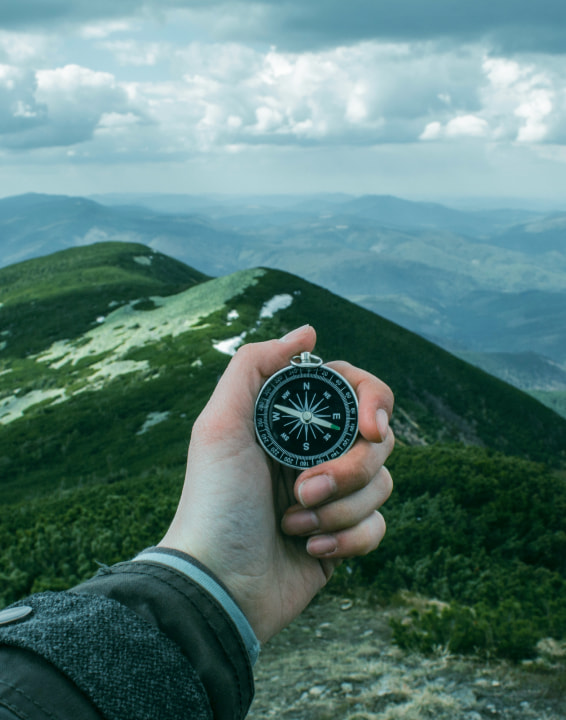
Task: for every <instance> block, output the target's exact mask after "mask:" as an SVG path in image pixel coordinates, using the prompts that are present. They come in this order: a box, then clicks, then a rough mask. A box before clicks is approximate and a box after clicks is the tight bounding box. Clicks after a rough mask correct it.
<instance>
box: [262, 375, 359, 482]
mask: <svg viewBox="0 0 566 720" xmlns="http://www.w3.org/2000/svg"><path fill="white" fill-rule="evenodd" d="M255 427H256V433H257V436H258V438H259V441H260V443H261V444H262V446H263V448H264V449H265V450H266V451H267V452H268V453H269V454H270V455H271V456H272V457H273V458H275V460H277V461H278V462H280V463H282V464H283V465H288V466H289V467H294V468H299V469H304V468H307V467H312V466H313V465H318V464H319V463H322V462H326V461H327V460H332V459H334V458H336V457H338V456H339V455H342V454H343V453H345V452H346V451H347V450H348V449H349V448H350V446H351V445H352V443H353V442H354V440H355V439H356V435H357V433H358V401H357V398H356V393H355V392H354V390H353V389H352V387H351V386H350V385H349V383H348V382H347V381H346V380H345V379H344V378H343V377H342V376H341V375H340V374H339V373H337V372H336V371H335V370H332V369H331V368H329V367H327V366H325V365H320V366H319V367H308V366H307V367H301V366H300V365H291V366H290V367H287V368H284V369H283V370H280V371H279V372H278V373H275V375H272V377H270V378H269V380H268V381H267V382H266V383H265V385H264V386H263V388H262V389H261V391H260V393H259V395H258V398H257V401H256V407H255Z"/></svg>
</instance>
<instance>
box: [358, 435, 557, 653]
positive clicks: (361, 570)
mask: <svg viewBox="0 0 566 720" xmlns="http://www.w3.org/2000/svg"><path fill="white" fill-rule="evenodd" d="M391 469H392V471H393V475H394V477H395V480H396V490H395V492H394V494H393V495H392V497H391V499H390V500H389V502H388V503H387V505H386V507H385V509H384V514H385V516H386V520H387V523H388V534H387V536H386V540H385V541H384V543H383V545H382V547H381V548H380V550H379V551H378V552H377V553H375V554H373V555H370V556H368V557H367V558H363V559H361V560H360V561H358V562H357V563H355V564H354V568H355V582H356V583H357V584H361V585H362V586H364V587H365V586H369V587H371V588H372V589H373V592H374V593H375V594H376V595H377V596H378V597H381V598H382V599H386V600H391V598H392V597H393V596H394V595H395V594H398V593H399V592H401V591H404V592H409V593H410V594H412V595H415V594H416V595H421V596H424V597H432V598H435V599H437V600H439V601H442V603H444V605H441V606H440V607H439V606H438V605H432V606H430V607H427V608H425V609H420V610H417V609H414V610H413V612H412V613H411V615H410V616H409V622H407V621H405V622H399V621H397V622H395V623H394V635H395V639H396V640H397V642H398V643H399V644H401V645H402V646H403V647H411V648H416V649H418V650H421V651H432V650H433V649H434V648H435V647H437V646H441V647H444V646H448V648H449V649H450V650H451V651H453V652H481V653H486V654H492V655H499V656H503V657H508V658H512V659H520V658H523V657H529V656H531V655H533V654H534V652H535V646H536V643H537V642H538V640H540V639H541V638H542V637H546V636H551V637H555V638H564V637H566V607H565V605H564V597H566V532H565V529H564V517H565V513H566V483H565V482H564V478H563V477H561V476H559V475H558V474H556V473H553V472H551V471H549V470H548V469H547V468H545V467H544V466H543V465H538V464H535V463H531V462H527V461H525V460H521V459H518V458H509V457H505V456H502V455H500V454H498V453H493V452H490V451H486V450H482V449H480V448H458V447H451V448H447V447H435V448H425V449H423V448H411V449H404V450H403V451H402V452H398V453H396V455H395V456H394V458H393V459H392V462H391Z"/></svg>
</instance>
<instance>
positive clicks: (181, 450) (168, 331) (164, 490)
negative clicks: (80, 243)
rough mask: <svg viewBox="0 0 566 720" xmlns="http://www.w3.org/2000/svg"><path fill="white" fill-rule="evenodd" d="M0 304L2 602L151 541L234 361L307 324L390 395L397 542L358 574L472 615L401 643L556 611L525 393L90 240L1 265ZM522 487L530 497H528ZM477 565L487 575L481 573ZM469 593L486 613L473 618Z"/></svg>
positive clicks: (558, 548)
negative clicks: (238, 352)
mask: <svg viewBox="0 0 566 720" xmlns="http://www.w3.org/2000/svg"><path fill="white" fill-rule="evenodd" d="M0 293H1V295H0V302H2V303H3V305H2V306H0V328H1V329H0V332H2V335H1V338H0V339H1V345H0V348H1V349H0V498H1V499H2V501H3V509H2V510H1V511H0V548H1V550H0V605H1V604H4V603H7V602H10V601H11V600H13V599H15V598H16V597H19V596H21V595H23V594H25V593H28V592H30V591H35V590H38V589H42V588H46V587H68V586H69V585H71V584H73V583H75V582H77V581H78V580H80V579H81V578H84V577H86V576H88V575H90V574H91V573H92V572H93V570H94V569H95V561H100V562H105V563H111V562H115V561H118V560H120V559H124V558H126V557H128V556H129V555H131V554H132V553H134V552H136V551H137V550H139V549H140V548H141V547H143V546H144V545H147V544H150V543H152V542H154V541H155V540H156V539H157V538H158V537H159V536H160V534H161V533H162V532H163V531H164V530H165V528H166V526H167V524H168V522H169V519H170V517H171V515H172V512H173V509H174V507H175V503H176V500H177V497H178V493H179V491H180V487H181V483H182V478H183V466H184V462H185V455H186V450H187V445H188V440H189V437H190V432H191V426H192V423H193V421H194V419H195V417H196V416H197V414H198V413H199V411H200V409H201V408H202V406H203V405H204V403H205V402H206V399H207V398H208V396H209V395H210V392H211V390H212V388H213V387H214V385H215V383H216V381H217V378H218V376H219V375H220V374H221V372H222V370H223V368H224V367H225V366H226V364H227V362H228V360H229V354H228V352H229V351H230V348H232V351H233V348H235V347H236V346H237V344H238V342H241V341H243V342H247V341H254V340H261V339H267V338H271V337H278V336H281V335H283V334H284V333H285V332H287V331H288V330H290V329H292V328H293V327H296V326H298V325H302V324H304V323H307V322H308V323H311V324H312V325H313V326H314V327H315V328H316V329H317V331H318V336H319V342H318V344H317V352H318V353H319V354H320V355H322V357H323V358H325V359H326V360H330V359H338V358H340V359H345V360H349V361H350V362H353V363H355V364H357V365H360V366H361V367H365V368H367V369H368V370H370V371H372V372H374V373H375V374H377V375H379V376H380V377H382V378H383V379H384V380H385V381H386V382H388V383H389V384H390V385H391V387H392V388H393V390H394V392H395V395H396V412H395V419H394V422H393V426H394V429H395V432H396V435H397V437H398V439H399V442H398V448H397V450H396V452H395V455H394V458H393V463H392V465H393V468H394V472H395V481H396V487H397V491H396V493H395V494H394V498H393V499H392V500H391V501H390V503H388V505H387V506H386V513H387V512H389V513H390V515H391V517H389V516H387V519H388V524H389V527H390V532H389V533H388V536H387V539H386V541H385V543H384V546H383V551H379V552H378V553H376V554H375V555H372V556H371V560H368V561H363V562H359V563H357V564H355V567H354V572H353V575H352V578H354V581H355V583H360V584H361V585H363V586H364V587H368V586H369V587H373V586H374V585H375V583H376V582H377V583H378V584H379V579H380V578H384V579H385V581H386V585H387V588H388V592H387V593H385V592H380V593H378V595H379V596H380V597H383V596H384V595H387V596H388V597H389V598H390V597H392V596H393V595H394V593H395V592H397V591H400V590H404V591H408V592H417V593H422V594H424V595H429V596H434V597H439V598H441V599H442V600H443V601H445V602H446V603H449V604H450V603H454V604H455V605H454V608H455V609H454V612H460V610H459V609H458V608H460V607H464V608H467V609H466V610H465V611H462V612H463V613H464V614H463V615H458V618H460V620H458V619H457V621H455V620H454V618H452V619H448V620H447V619H446V618H442V617H440V616H439V618H438V619H437V620H435V619H434V618H432V620H431V618H429V617H428V616H423V618H424V619H423V618H419V619H418V621H417V620H415V625H414V633H413V634H410V633H409V634H407V633H405V635H403V633H402V632H397V635H398V641H399V642H400V643H405V644H406V645H410V644H411V643H413V644H414V643H416V644H419V643H420V645H419V647H423V648H426V645H427V642H428V640H427V639H426V638H427V637H428V636H427V635H426V632H425V630H423V629H422V627H421V625H419V624H418V623H419V622H420V623H421V624H422V623H425V624H426V623H427V622H428V623H429V625H430V624H431V623H432V625H434V623H435V622H436V623H437V625H438V626H439V627H440V630H438V628H437V630H438V632H439V633H440V632H441V630H442V627H444V625H442V623H444V624H445V625H447V626H449V627H453V628H454V627H456V628H458V627H460V626H463V625H465V623H466V622H468V621H469V616H468V615H466V612H476V613H477V612H480V610H481V612H483V615H482V618H487V619H485V623H487V626H488V627H491V625H490V623H492V624H493V623H495V624H497V622H500V621H501V619H500V620H497V619H496V616H495V615H493V613H495V611H496V606H497V598H499V597H501V598H502V601H505V602H507V601H509V602H518V603H519V608H521V602H520V594H521V592H527V590H526V589H525V588H527V589H528V588H529V587H532V593H531V595H532V594H533V593H535V590H536V588H537V587H538V588H539V592H540V588H544V592H545V593H546V597H547V600H548V603H550V604H548V603H547V605H548V607H552V608H555V604H554V603H555V598H557V597H558V596H559V593H561V592H563V591H564V576H565V574H566V569H565V568H564V566H563V563H562V564H560V563H559V562H558V561H557V559H556V558H557V557H562V558H563V557H564V552H563V551H564V549H565V548H564V537H563V536H564V533H563V531H562V530H561V526H560V522H561V518H562V517H563V516H564V513H563V512H562V514H560V513H559V512H558V511H559V509H560V508H563V505H564V487H565V483H564V476H563V475H560V473H563V472H564V466H565V465H564V462H565V449H566V420H564V419H562V418H560V417H559V416H558V415H556V414H555V413H553V412H552V411H551V410H549V409H548V408H546V407H544V406H542V405H541V404H540V403H538V402H537V401H536V400H535V399H533V398H531V397H530V396H528V395H526V394H524V393H522V392H520V391H517V390H515V389H514V388H512V387H510V386H508V385H506V384H505V383H503V382H501V381H499V380H496V379H495V378H493V377H491V376H489V375H488V374H486V373H485V372H483V371H481V370H478V369H476V368H473V367H471V366H470V365H467V364H466V363H465V362H463V361H462V360H459V359H458V358H456V357H454V356H452V355H450V354H448V353H446V352H444V351H442V350H440V349H439V348H438V347H436V346H434V345H433V344H431V343H428V342H426V341H425V340H423V339H421V338H419V337H418V336H416V335H414V334H412V333H410V332H408V331H406V330H403V329H402V328H400V327H398V326H396V325H394V324H393V323H390V322H388V321H386V320H383V319H382V318H380V317H378V316H376V315H374V314H373V313H371V312H369V311H367V310H364V309H361V308H359V307H357V306H356V305H353V304H352V303H349V302H347V301H345V300H343V299H342V298H340V297H338V296H336V295H333V294H332V293H330V292H328V291H326V290H323V289H321V288H319V287H317V286H315V285H312V284H310V283H308V282H306V281H304V280H302V279H300V278H298V277H296V276H293V275H289V274H287V273H283V272H279V271H274V270H262V269H256V270H248V271H242V272H238V273H235V274H233V275H229V276H226V277H222V278H216V279H212V280H209V279H207V278H205V277H204V276H203V275H201V274H200V273H198V272H197V271H194V270H192V269H190V268H188V267H186V266H184V265H182V264H181V263H178V262H176V261H173V260H171V259H169V258H167V257H165V256H163V255H160V254H158V253H153V252H152V251H151V250H150V249H148V248H145V247H143V246H139V245H132V244H119V243H108V244H104V243H101V244H97V245H93V246H89V247H84V248H76V249H73V250H69V251H64V252H62V253H57V254H55V255H52V256H49V257H46V258H43V259H39V260H33V261H29V262H26V263H21V264H19V265H15V266H11V267H8V268H5V269H4V270H2V271H0ZM274 299H275V302H273V301H274ZM278 300H282V302H278ZM412 446H419V447H412ZM533 461H536V462H537V463H543V464H536V465H535V464H533ZM528 478H532V480H531V482H532V484H534V485H535V486H536V487H537V488H539V491H538V492H536V493H535V492H531V493H530V494H529V487H530V486H529V482H528V481H527V480H528ZM515 486H516V488H517V493H518V495H517V497H515V496H514V488H515ZM468 496H470V498H472V499H471V500H470V499H469V497H468ZM552 498H554V500H552ZM557 513H558V514H557ZM423 518H424V522H423ZM532 518H536V524H535V525H534V526H533V528H534V529H532V530H531V531H530V534H529V533H526V534H525V530H526V529H528V528H529V527H530V525H529V523H530V522H531V519H532ZM477 523H479V527H480V529H481V532H479V533H475V528H476V525H477ZM407 538H413V540H412V541H411V542H410V543H409V544H407ZM439 553H440V554H439ZM455 558H464V560H463V561H462V568H463V569H462V573H464V576H465V577H464V576H462V577H459V576H458V578H456V579H455V573H456V570H455V568H456V567H457V566H459V562H460V561H459V560H457V559H455ZM477 558H480V559H483V560H485V561H486V573H487V574H485V573H484V574H481V573H480V574H479V575H477V574H476V575H474V570H473V567H475V565H474V563H476V562H477ZM486 559H487V560H486ZM368 563H369V564H368ZM423 568H424V569H423ZM524 568H526V570H524ZM523 570H524V571H523ZM466 573H467V575H466ZM513 573H516V575H513ZM517 573H518V574H517ZM541 573H542V574H541ZM456 574H457V573H456ZM507 575H509V576H512V577H516V581H514V582H513V583H511V584H509V585H508V586H505V592H506V593H507V594H505V592H503V591H501V592H500V594H499V595H497V594H495V595H494V596H493V597H495V598H496V600H494V601H493V602H495V603H496V604H495V605H493V602H492V603H491V604H490V602H491V601H489V599H488V595H489V593H488V592H487V590H486V588H487V587H488V586H487V585H485V587H484V586H483V585H482V583H484V581H485V582H486V583H487V582H488V581H489V582H491V583H492V585H493V583H495V585H497V583H499V585H497V587H499V586H500V585H501V584H502V583H503V580H502V578H505V577H506V576H507ZM541 578H542V579H541ZM337 582H338V584H340V582H342V583H346V585H348V583H349V582H351V581H349V580H348V577H347V576H346V575H345V574H343V575H342V579H340V578H339V579H338V581H337ZM474 583H476V585H474ZM503 585H505V583H503ZM348 587H349V585H348ZM478 587H479V588H480V590H481V591H482V592H481V593H480V595H481V597H482V598H484V600H483V602H484V605H482V608H481V609H477V608H474V607H472V606H473V602H472V601H473V600H474V598H475V597H476V595H475V592H476V590H477V588H478ZM474 588H476V589H475V590H474ZM482 588H483V589H482ZM482 593H483V594H482ZM535 595H536V593H535ZM556 602H558V601H557V600H556ZM543 605H544V603H543V602H542V600H541V598H540V597H539V596H538V595H537V596H536V597H535V596H534V595H533V597H532V598H531V600H529V604H528V605H526V606H525V610H524V612H523V611H522V610H520V611H517V613H518V614H517V613H515V615H516V617H517V622H516V623H515V625H516V626H517V627H521V628H522V627H523V625H524V623H527V625H528V633H527V635H526V637H527V640H525V641H521V642H522V644H521V642H519V640H517V639H516V638H515V640H509V641H506V642H507V645H505V643H504V642H503V641H501V642H500V641H499V640H495V641H493V640H491V641H489V642H491V645H490V644H489V642H488V641H487V640H485V638H487V637H488V636H489V637H493V633H491V635H490V634H489V632H488V631H487V630H486V632H485V633H484V641H483V644H482V642H480V641H479V640H477V638H476V641H474V644H473V647H472V648H470V647H467V646H466V647H465V643H464V644H461V646H458V647H459V649H463V650H470V649H474V648H476V649H481V648H482V647H483V649H484V650H486V651H489V652H492V651H493V647H494V643H495V646H496V650H497V648H498V647H501V648H503V650H502V654H507V655H508V656H512V657H515V656H516V657H519V656H525V655H526V654H529V653H530V652H532V651H533V647H534V644H535V643H536V641H537V639H538V638H539V637H542V636H543V635H544V634H554V635H555V636H556V637H562V636H564V635H565V634H566V627H565V623H566V620H565V619H564V618H563V617H562V615H560V614H558V615H556V621H555V622H554V624H552V623H550V622H545V621H543V619H541V618H542V616H541V612H542V610H541V607H543ZM449 606H450V607H452V606H451V605H449ZM484 606H485V607H484ZM470 608H471V609H470ZM533 608H535V610H533ZM490 613H491V614H490ZM521 613H522V614H521ZM515 615H514V616H513V617H515ZM482 622H483V621H482ZM458 623H460V624H458ZM462 623H463V625H462ZM515 625H514V627H515ZM434 627H436V625H434ZM482 627H483V626H482ZM411 632H412V631H411ZM510 632H511V631H510ZM514 632H515V631H514V630H513V631H512V632H511V634H512V635H513V633H514ZM521 632H522V631H521ZM445 634H446V633H445ZM423 636H424V637H425V639H424V640H423V639H422V638H423ZM513 637H514V635H513ZM448 638H449V639H450V632H449V633H448ZM431 642H432V641H431ZM429 645H430V642H429ZM505 648H507V650H505Z"/></svg>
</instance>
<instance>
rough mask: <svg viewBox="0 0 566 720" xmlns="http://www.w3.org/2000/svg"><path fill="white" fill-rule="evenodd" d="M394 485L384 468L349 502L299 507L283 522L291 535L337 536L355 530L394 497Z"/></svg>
mask: <svg viewBox="0 0 566 720" xmlns="http://www.w3.org/2000/svg"><path fill="white" fill-rule="evenodd" d="M392 489H393V481H392V479H391V475H390V473H389V471H388V470H387V468H385V467H383V468H381V469H380V470H379V472H378V473H377V475H376V476H375V477H374V478H373V479H372V480H371V482H370V483H368V485H366V486H365V487H363V488H362V489H361V490H358V491H357V492H355V493H352V494H351V495H348V496H347V497H345V498H342V499H340V500H336V501H334V502H331V503H327V504H325V505H321V506H320V507H316V508H308V509H305V508H303V507H302V506H300V505H295V506H293V507H292V508H290V509H289V511H288V512H287V514H286V515H285V517H284V518H283V529H284V531H285V532H286V533H287V534H289V535H291V534H292V535H310V534H313V533H315V532H316V533H329V532H330V533H334V532H338V531H340V530H346V529H348V528H350V527H354V526H355V525H357V524H358V523H360V522H361V521H362V520H364V519H365V518H366V517H367V516H368V515H370V514H371V513H372V512H373V511H374V510H376V509H377V508H379V507H381V506H382V505H383V503H384V502H385V501H386V500H387V498H388V497H389V496H390V495H391V490H392Z"/></svg>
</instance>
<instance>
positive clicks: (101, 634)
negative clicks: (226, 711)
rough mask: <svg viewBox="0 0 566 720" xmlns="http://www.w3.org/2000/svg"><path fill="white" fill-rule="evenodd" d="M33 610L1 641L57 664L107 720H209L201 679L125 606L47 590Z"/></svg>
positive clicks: (1, 631) (32, 601)
mask: <svg viewBox="0 0 566 720" xmlns="http://www.w3.org/2000/svg"><path fill="white" fill-rule="evenodd" d="M18 604H25V605H29V606H31V607H32V608H33V613H32V614H31V615H29V616H28V617H27V618H26V619H25V620H23V621H22V622H20V623H17V624H14V625H7V626H5V627H2V628H0V644H4V645H12V646H15V647H20V648H26V649H28V650H32V651H34V652H36V653H37V654H39V655H41V656H42V657H44V658H45V659H46V660H48V661H49V662H51V663H52V664H53V665H54V666H55V667H57V668H58V669H59V670H60V671H61V672H62V673H63V674H64V675H66V676H67V677H68V678H69V679H70V680H72V681H73V682H74V683H75V685H77V687H78V688H80V690H81V691H82V692H83V693H84V694H85V695H86V696H87V697H88V698H89V699H90V701H91V702H92V703H93V705H95V706H96V707H97V708H98V709H99V711H100V712H101V713H102V714H103V715H104V717H105V718H108V720H155V719H156V718H159V720H178V719H179V720H180V719H181V718H183V720H187V718H191V720H211V718H212V712H211V710H210V705H209V702H208V698H207V696H206V693H205V690H204V688H203V686H202V684H201V681H200V679H199V677H198V676H197V674H196V672H195V671H194V669H193V667H192V666H191V664H190V663H189V661H188V659H187V658H186V656H185V655H184V654H183V653H182V652H181V651H180V649H179V647H178V646H177V645H176V644H175V643H174V642H173V641H172V640H170V639H169V638H168V637H167V636H166V635H164V634H163V633H161V632H160V631H159V630H158V629H157V628H156V627H155V626H153V625H152V624H150V623H149V622H147V621H146V620H144V619H143V618H141V617H140V616H139V615H138V614H136V613H135V612H133V611H132V610H130V609H129V608H127V607H125V606H124V605H122V604H120V603H118V602H116V601H115V600H111V599H109V598H106V597H104V596H100V595H86V594H78V593H77V594H75V593H69V592H67V593H51V592H47V593H41V594H39V595H34V596H32V597H31V598H27V599H26V600H25V601H24V603H16V605H18Z"/></svg>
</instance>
